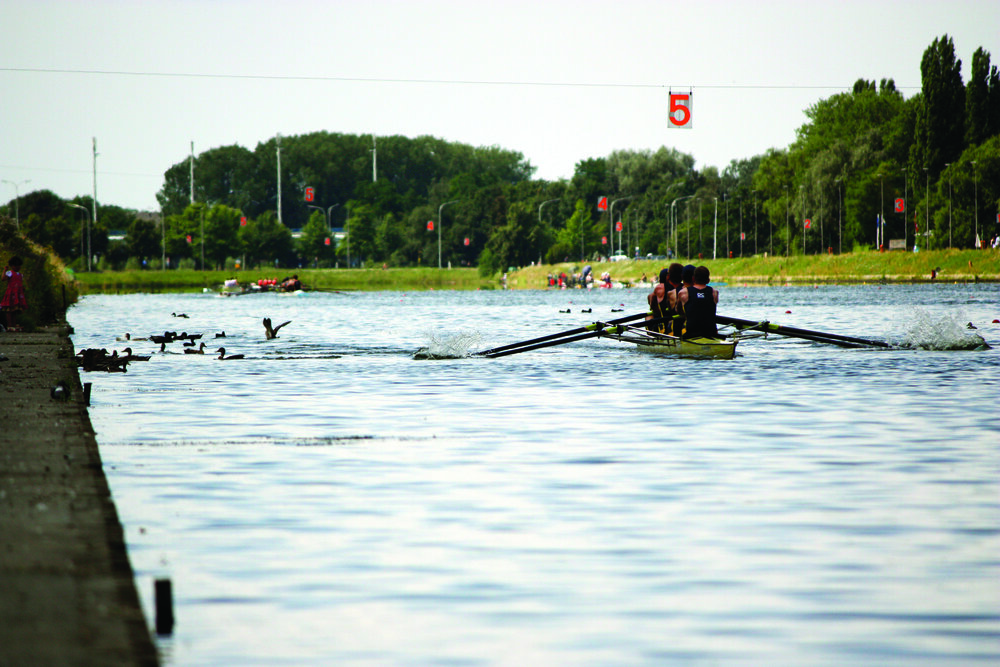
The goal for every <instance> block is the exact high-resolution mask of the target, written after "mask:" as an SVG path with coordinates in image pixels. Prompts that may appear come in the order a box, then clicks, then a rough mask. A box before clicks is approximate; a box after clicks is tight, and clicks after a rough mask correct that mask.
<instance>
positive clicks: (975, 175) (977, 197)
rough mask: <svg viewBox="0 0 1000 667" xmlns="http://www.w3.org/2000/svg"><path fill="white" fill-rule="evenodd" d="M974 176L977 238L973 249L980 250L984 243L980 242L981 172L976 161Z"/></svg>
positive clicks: (974, 162) (974, 211)
mask: <svg viewBox="0 0 1000 667" xmlns="http://www.w3.org/2000/svg"><path fill="white" fill-rule="evenodd" d="M972 176H973V178H974V179H975V181H976V199H975V209H974V210H973V215H974V216H975V220H976V238H975V240H974V241H973V243H974V246H973V247H976V248H979V247H981V246H982V243H980V242H979V170H978V169H976V160H973V161H972Z"/></svg>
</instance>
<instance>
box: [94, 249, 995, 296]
mask: <svg viewBox="0 0 1000 667" xmlns="http://www.w3.org/2000/svg"><path fill="white" fill-rule="evenodd" d="M668 263H669V262H667V261H665V260H638V261H627V262H616V263H614V264H601V263H593V262H591V263H590V264H591V266H592V267H593V270H594V272H595V273H596V274H597V275H600V274H601V272H603V271H610V272H611V276H612V278H613V279H614V280H617V281H625V282H629V283H635V282H638V281H639V279H640V278H641V277H642V275H643V274H645V275H646V277H647V279H649V280H655V279H656V277H657V276H658V275H659V273H660V269H661V268H663V267H665V266H667V264H668ZM682 263H685V262H682ZM691 263H694V264H700V263H703V264H705V265H706V266H708V268H709V270H710V271H711V273H712V282H715V283H722V282H728V283H731V284H738V283H746V284H761V285H769V284H789V283H792V284H812V283H865V282H904V283H905V282H929V281H930V280H931V270H933V269H938V275H937V280H938V281H946V282H977V281H979V282H982V281H987V282H1000V252H998V251H996V250H933V251H921V252H918V253H906V252H898V251H897V252H885V253H877V252H856V253H849V254H844V255H808V256H803V255H795V256H792V257H789V258H785V257H763V256H758V257H746V258H741V259H718V260H692V261H691ZM583 266H584V264H583V263H580V262H575V263H574V262H569V263H565V264H554V265H541V266H531V267H526V268H523V269H520V270H517V271H513V272H511V273H510V274H509V276H508V280H507V284H508V287H510V288H512V289H542V288H544V287H545V286H546V284H547V281H546V277H547V276H548V274H550V273H559V272H561V271H565V272H566V273H578V272H579V271H580V270H581V269H582V268H583ZM292 273H296V274H297V275H298V276H299V279H300V280H301V281H302V283H303V285H304V287H305V288H306V289H307V290H318V291H354V290H368V291H377V290H396V291H410V292H412V291H420V290H476V289H496V288H498V287H499V286H500V285H499V280H498V278H496V277H494V278H483V277H481V276H480V275H479V272H478V271H477V270H476V269H436V268H431V267H420V268H396V269H298V270H280V271H273V270H249V271H237V272H233V271H195V270H193V269H192V270H184V269H181V270H171V271H106V272H101V273H78V274H76V278H77V286H78V288H79V291H80V293H81V294H91V293H110V294H114V293H129V292H154V293H155V292H200V291H202V290H203V289H205V288H208V289H212V290H218V289H219V288H220V287H221V286H222V283H223V281H225V280H226V279H228V278H233V277H236V278H238V279H239V280H240V282H241V283H244V284H246V283H250V282H256V281H257V280H258V279H260V278H277V279H279V280H280V279H281V278H284V277H285V276H288V275H291V274H292Z"/></svg>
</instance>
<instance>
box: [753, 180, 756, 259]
mask: <svg viewBox="0 0 1000 667" xmlns="http://www.w3.org/2000/svg"><path fill="white" fill-rule="evenodd" d="M753 254H754V255H756V254H757V191H756V190H754V191H753Z"/></svg>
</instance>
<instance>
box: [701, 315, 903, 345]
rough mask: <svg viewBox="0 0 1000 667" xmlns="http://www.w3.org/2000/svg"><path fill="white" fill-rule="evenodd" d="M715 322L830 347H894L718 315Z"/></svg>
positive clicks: (837, 335)
mask: <svg viewBox="0 0 1000 667" xmlns="http://www.w3.org/2000/svg"><path fill="white" fill-rule="evenodd" d="M715 321H716V322H718V323H719V324H731V325H733V326H735V327H739V328H743V329H750V328H755V329H759V330H761V331H766V332H768V333H776V334H780V335H782V336H789V337H791V338H803V339H805V340H812V341H816V342H819V343H829V344H830V345H840V346H841V347H892V346H891V345H889V344H888V343H885V342H883V341H880V340H868V339H867V338H856V337H854V336H842V335H840V334H832V333H826V332H824V331H810V330H808V329H797V328H795V327H786V326H782V325H780V324H774V323H773V322H754V321H753V320H741V319H739V318H736V317H727V316H725V315H716V316H715Z"/></svg>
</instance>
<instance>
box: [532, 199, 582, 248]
mask: <svg viewBox="0 0 1000 667" xmlns="http://www.w3.org/2000/svg"><path fill="white" fill-rule="evenodd" d="M556 201H559V200H558V199H546V200H545V201H543V202H542V203H541V204H539V205H538V226H539V227H541V226H542V208H543V207H544V206H545V205H546V204H551V203H552V202H556ZM580 261H581V262H582V261H583V234H580ZM538 263H539V264H541V263H542V251H541V248H539V250H538Z"/></svg>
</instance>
